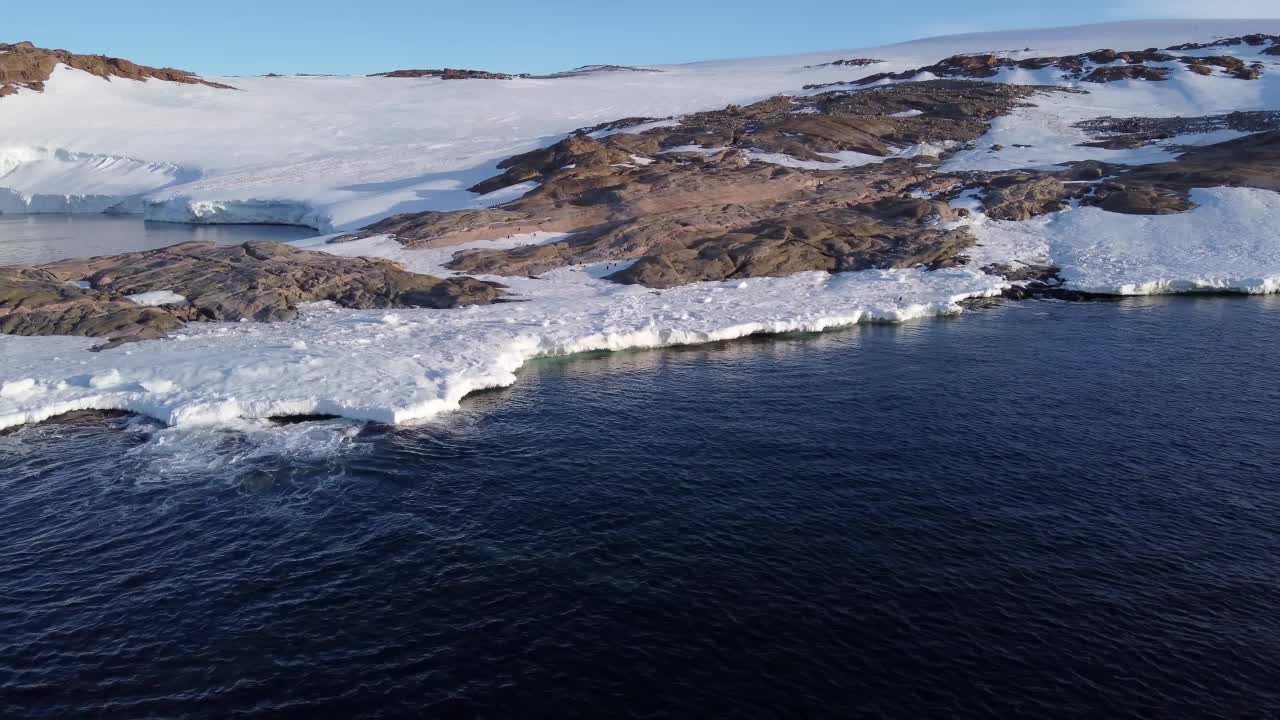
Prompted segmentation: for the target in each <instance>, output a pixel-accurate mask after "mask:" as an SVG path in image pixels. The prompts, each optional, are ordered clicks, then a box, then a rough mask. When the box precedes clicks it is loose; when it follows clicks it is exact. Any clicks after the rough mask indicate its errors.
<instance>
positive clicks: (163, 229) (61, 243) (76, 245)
mask: <svg viewBox="0 0 1280 720" xmlns="http://www.w3.org/2000/svg"><path fill="white" fill-rule="evenodd" d="M315 234H316V231H315V230H312V229H310V228H300V227H293V226H289V225H183V224H179V223H156V222H144V221H143V220H142V218H140V217H137V216H128V215H125V216H112V215H4V214H0V265H18V264H39V263H47V262H53V261H55V260H64V259H66V258H71V257H91V256H94V255H113V254H115V253H124V252H136V251H139V250H154V249H156V248H162V247H166V246H168V245H175V244H177V243H180V242H188V241H191V240H207V241H213V242H221V243H242V242H247V241H249V240H275V241H277V242H288V241H289V240H298V239H300V238H305V237H311V236H313V235H315Z"/></svg>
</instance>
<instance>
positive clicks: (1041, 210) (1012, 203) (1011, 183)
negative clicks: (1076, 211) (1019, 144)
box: [982, 175, 1067, 220]
mask: <svg viewBox="0 0 1280 720" xmlns="http://www.w3.org/2000/svg"><path fill="white" fill-rule="evenodd" d="M986 187H987V193H986V195H985V196H984V197H983V198H982V204H983V206H984V207H985V208H986V211H987V215H989V216H990V217H992V218H994V219H996V220H1029V219H1031V218H1033V217H1035V216H1037V215H1044V214H1045V213H1051V212H1057V211H1058V210H1062V209H1063V208H1065V207H1066V206H1067V203H1066V200H1067V186H1066V185H1063V184H1062V181H1061V180H1059V179H1058V178H1056V177H1052V176H1048V175H1004V176H1000V177H996V178H993V179H992V180H991V181H990V182H989V183H987V185H986Z"/></svg>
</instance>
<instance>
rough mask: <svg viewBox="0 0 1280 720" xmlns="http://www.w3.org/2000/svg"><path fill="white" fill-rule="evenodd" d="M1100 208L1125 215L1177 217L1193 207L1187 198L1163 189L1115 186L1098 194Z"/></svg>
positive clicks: (1103, 189)
mask: <svg viewBox="0 0 1280 720" xmlns="http://www.w3.org/2000/svg"><path fill="white" fill-rule="evenodd" d="M1097 197H1098V198H1100V200H1098V202H1097V205H1098V207H1100V208H1102V209H1103V210H1106V211H1107V212H1114V213H1123V214H1125V215H1176V214H1178V213H1180V212H1186V211H1187V210H1190V209H1191V207H1192V204H1191V201H1190V200H1189V199H1187V198H1186V197H1185V196H1183V195H1180V194H1178V193H1176V192H1173V191H1170V190H1165V189H1162V188H1156V187H1150V186H1139V187H1133V188H1130V187H1126V186H1124V185H1113V186H1111V187H1109V188H1102V189H1101V190H1100V191H1099V192H1098V193H1097Z"/></svg>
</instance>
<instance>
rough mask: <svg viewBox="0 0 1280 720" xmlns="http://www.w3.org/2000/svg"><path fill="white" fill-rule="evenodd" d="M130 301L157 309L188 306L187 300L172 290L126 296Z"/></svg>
mask: <svg viewBox="0 0 1280 720" xmlns="http://www.w3.org/2000/svg"><path fill="white" fill-rule="evenodd" d="M125 297H127V298H128V299H130V300H132V301H134V302H135V303H137V304H139V305H147V306H149V307H156V306H159V305H186V304H187V299H186V298H185V297H183V296H181V295H179V294H178V293H176V292H173V291H172V290H152V291H151V292H144V293H138V294H136V295H126V296H125Z"/></svg>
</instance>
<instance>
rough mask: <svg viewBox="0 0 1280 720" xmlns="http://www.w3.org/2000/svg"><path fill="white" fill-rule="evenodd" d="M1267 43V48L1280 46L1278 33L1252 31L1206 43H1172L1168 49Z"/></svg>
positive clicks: (1177, 49)
mask: <svg viewBox="0 0 1280 720" xmlns="http://www.w3.org/2000/svg"><path fill="white" fill-rule="evenodd" d="M1267 44H1270V45H1272V47H1271V48H1268V49H1272V50H1273V49H1275V46H1280V35H1266V34H1263V33H1254V34H1252V35H1240V36H1237V37H1229V38H1222V39H1221V40H1214V41H1213V42H1207V43H1183V44H1182V45H1174V46H1173V47H1171V48H1169V49H1170V50H1174V51H1178V52H1186V51H1187V50H1208V49H1209V48H1218V47H1235V46H1237V45H1250V46H1253V47H1260V46H1262V45H1267Z"/></svg>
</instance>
